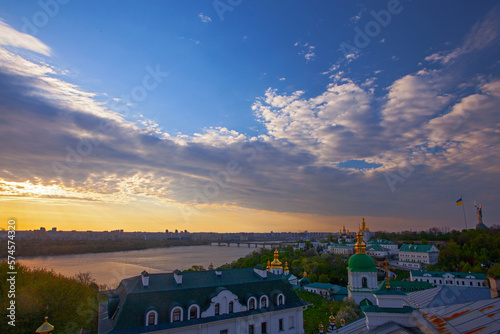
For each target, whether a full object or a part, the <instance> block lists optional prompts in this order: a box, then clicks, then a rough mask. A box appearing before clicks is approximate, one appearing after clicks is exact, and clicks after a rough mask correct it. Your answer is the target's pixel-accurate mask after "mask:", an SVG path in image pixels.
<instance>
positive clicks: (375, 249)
mask: <svg viewBox="0 0 500 334" xmlns="http://www.w3.org/2000/svg"><path fill="white" fill-rule="evenodd" d="M366 254H367V255H370V256H371V257H374V258H376V259H385V258H387V257H388V256H389V250H388V249H387V248H383V247H381V246H379V245H368V246H366Z"/></svg>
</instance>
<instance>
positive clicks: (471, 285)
mask: <svg viewBox="0 0 500 334" xmlns="http://www.w3.org/2000/svg"><path fill="white" fill-rule="evenodd" d="M478 285H479V284H478ZM470 286H472V282H470Z"/></svg>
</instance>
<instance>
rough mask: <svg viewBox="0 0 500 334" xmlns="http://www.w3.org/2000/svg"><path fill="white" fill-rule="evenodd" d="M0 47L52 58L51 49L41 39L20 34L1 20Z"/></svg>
mask: <svg viewBox="0 0 500 334" xmlns="http://www.w3.org/2000/svg"><path fill="white" fill-rule="evenodd" d="M0 45H3V46H13V47H16V48H22V49H25V50H30V51H33V52H37V53H40V54H43V55H45V56H50V54H51V50H50V48H49V47H48V46H47V45H45V44H44V43H43V42H41V41H40V40H39V39H37V38H35V37H33V36H31V35H28V34H25V33H22V32H19V31H17V30H15V29H13V28H12V27H11V26H9V25H8V24H7V23H5V22H3V21H2V20H1V19H0Z"/></svg>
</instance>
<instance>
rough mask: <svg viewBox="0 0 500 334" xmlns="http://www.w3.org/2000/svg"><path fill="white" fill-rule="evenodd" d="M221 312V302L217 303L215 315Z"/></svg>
mask: <svg viewBox="0 0 500 334" xmlns="http://www.w3.org/2000/svg"><path fill="white" fill-rule="evenodd" d="M219 314H220V305H219V303H217V304H215V315H219Z"/></svg>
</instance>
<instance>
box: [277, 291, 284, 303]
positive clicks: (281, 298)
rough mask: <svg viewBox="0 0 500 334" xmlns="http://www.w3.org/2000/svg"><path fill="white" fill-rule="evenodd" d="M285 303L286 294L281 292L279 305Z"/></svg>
mask: <svg viewBox="0 0 500 334" xmlns="http://www.w3.org/2000/svg"><path fill="white" fill-rule="evenodd" d="M284 304H285V296H283V294H280V295H279V296H278V305H284Z"/></svg>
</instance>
